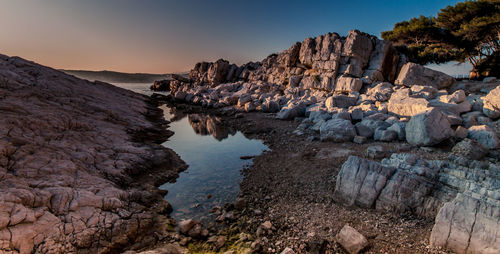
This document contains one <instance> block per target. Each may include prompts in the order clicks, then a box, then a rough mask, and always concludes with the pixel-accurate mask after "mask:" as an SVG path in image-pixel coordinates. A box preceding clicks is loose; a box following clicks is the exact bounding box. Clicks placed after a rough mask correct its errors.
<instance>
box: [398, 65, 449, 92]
mask: <svg viewBox="0 0 500 254" xmlns="http://www.w3.org/2000/svg"><path fill="white" fill-rule="evenodd" d="M454 82H455V79H453V78H452V77H450V76H448V75H446V74H444V73H442V72H439V71H435V70H431V69H428V68H425V67H423V66H422V65H419V64H416V63H406V64H405V65H403V67H402V68H401V71H400V72H399V75H398V78H397V79H396V81H395V84H397V85H404V86H407V87H411V86H414V85H420V86H432V87H434V88H436V89H443V88H446V87H449V86H451V85H452V84H453V83H454Z"/></svg>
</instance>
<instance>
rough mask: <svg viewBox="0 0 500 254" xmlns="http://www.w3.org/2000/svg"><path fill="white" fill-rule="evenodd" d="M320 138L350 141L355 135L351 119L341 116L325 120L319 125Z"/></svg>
mask: <svg viewBox="0 0 500 254" xmlns="http://www.w3.org/2000/svg"><path fill="white" fill-rule="evenodd" d="M319 132H320V136H321V140H324V141H325V140H329V141H334V142H345V141H352V139H353V138H354V136H356V130H355V129H354V126H353V125H352V124H351V121H349V120H344V119H341V118H334V119H331V120H328V121H326V122H325V123H324V124H323V125H321V127H320V130H319Z"/></svg>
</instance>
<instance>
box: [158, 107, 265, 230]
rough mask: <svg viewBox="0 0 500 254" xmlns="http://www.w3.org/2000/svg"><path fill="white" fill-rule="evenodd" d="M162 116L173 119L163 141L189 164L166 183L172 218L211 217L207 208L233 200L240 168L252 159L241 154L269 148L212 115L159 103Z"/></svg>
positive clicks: (254, 152) (165, 187) (257, 153)
mask: <svg viewBox="0 0 500 254" xmlns="http://www.w3.org/2000/svg"><path fill="white" fill-rule="evenodd" d="M161 108H162V109H163V110H164V112H165V119H167V120H171V119H174V120H176V121H172V123H171V124H170V130H172V131H174V132H175V134H174V135H173V136H172V137H171V138H170V140H168V141H167V142H165V143H163V145H164V146H166V147H168V148H171V149H173V150H174V151H175V152H177V153H178V154H179V155H180V156H181V158H182V160H184V161H185V162H186V163H187V164H188V165H189V168H188V169H187V170H186V171H184V172H182V173H181V174H180V177H179V178H178V179H177V181H176V182H175V183H166V184H164V185H163V186H161V187H160V188H162V189H167V190H168V194H167V196H166V197H165V198H166V199H167V200H168V202H170V204H172V207H173V209H174V211H173V212H172V214H171V215H172V217H173V218H175V219H188V218H195V219H200V220H202V221H208V220H209V219H210V216H209V211H210V209H211V208H212V207H214V206H216V205H220V206H223V205H224V204H225V203H230V202H234V200H235V198H236V196H237V195H238V192H239V184H240V182H241V179H242V175H241V173H240V170H241V169H242V168H244V167H245V166H249V165H251V163H252V160H242V159H241V158H240V157H241V156H248V155H250V156H251V155H259V154H261V153H262V152H263V151H265V150H268V147H267V146H266V145H264V144H263V143H262V142H261V141H260V140H255V139H248V138H246V137H245V136H244V135H243V134H242V133H241V132H239V131H238V132H236V131H234V130H232V129H231V128H230V127H227V126H224V124H223V123H222V122H221V120H220V119H218V118H217V117H215V116H210V115H202V114H190V115H185V116H180V117H179V116H177V115H173V114H171V113H169V111H170V109H169V108H167V107H166V106H162V107H161Z"/></svg>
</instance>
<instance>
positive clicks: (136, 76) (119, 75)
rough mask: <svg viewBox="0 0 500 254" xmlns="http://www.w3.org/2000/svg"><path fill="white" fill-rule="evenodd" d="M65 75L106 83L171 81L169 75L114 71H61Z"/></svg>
mask: <svg viewBox="0 0 500 254" xmlns="http://www.w3.org/2000/svg"><path fill="white" fill-rule="evenodd" d="M61 71H63V72H65V73H67V74H70V75H74V76H76V77H78V78H82V79H87V80H90V81H94V80H99V81H103V82H108V83H153V82H154V81H155V80H163V79H171V78H172V77H171V74H149V73H123V72H115V71H84V70H61Z"/></svg>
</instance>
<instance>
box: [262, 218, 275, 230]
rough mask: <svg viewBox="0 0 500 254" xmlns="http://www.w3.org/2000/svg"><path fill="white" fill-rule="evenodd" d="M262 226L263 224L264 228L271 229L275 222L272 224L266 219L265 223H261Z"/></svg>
mask: <svg viewBox="0 0 500 254" xmlns="http://www.w3.org/2000/svg"><path fill="white" fill-rule="evenodd" d="M261 226H262V227H263V228H264V229H267V230H269V229H271V228H272V227H273V224H271V222H270V221H268V220H267V221H265V222H264V223H262V225H261Z"/></svg>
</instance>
